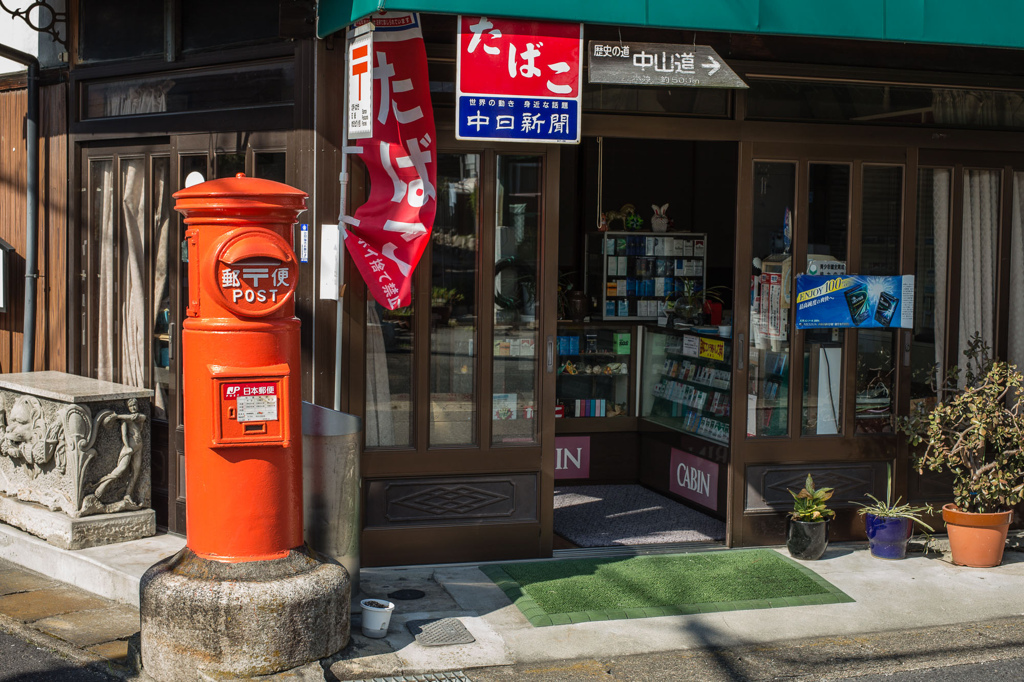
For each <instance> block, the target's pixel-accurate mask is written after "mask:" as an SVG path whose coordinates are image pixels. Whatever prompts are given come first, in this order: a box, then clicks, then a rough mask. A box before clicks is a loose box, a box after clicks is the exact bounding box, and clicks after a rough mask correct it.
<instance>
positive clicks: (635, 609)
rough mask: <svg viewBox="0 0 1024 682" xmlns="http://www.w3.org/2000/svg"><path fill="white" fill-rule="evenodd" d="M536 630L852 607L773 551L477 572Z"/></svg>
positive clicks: (818, 578)
mask: <svg viewBox="0 0 1024 682" xmlns="http://www.w3.org/2000/svg"><path fill="white" fill-rule="evenodd" d="M480 570H481V571H483V572H484V573H485V574H486V575H487V577H489V578H490V579H491V580H493V581H494V582H495V583H497V585H498V587H500V588H501V589H502V590H503V591H504V592H505V594H506V595H508V598H509V599H511V600H512V601H513V602H514V603H515V605H516V606H518V607H519V609H520V610H521V611H522V612H523V615H525V616H526V617H527V618H528V619H529V621H530V622H531V623H532V624H533V625H534V626H537V627H540V626H544V625H567V624H569V623H583V622H587V621H597V620H618V619H622V618H650V617H652V616H679V615H685V614H693V613H712V612H715V611H740V610H743V609H771V608H777V607H780V606H806V605H810V604H838V603H842V602H852V601H853V599H851V598H850V597H848V596H847V595H846V594H844V593H843V592H842V591H840V590H839V589H838V588H836V587H835V586H833V585H832V584H830V583H829V582H827V581H826V580H825V579H823V578H822V577H821V576H819V575H818V574H816V573H815V572H814V571H811V570H810V569H808V568H805V567H803V566H801V565H800V564H798V563H797V562H795V561H793V560H792V559H790V558H788V557H784V556H782V555H781V554H779V553H778V552H776V551H774V550H770V549H744V550H725V551H719V552H701V553H694V554H663V555H655V556H637V557H630V558H627V559H622V558H608V559H572V560H555V561H533V562H527V563H515V564H501V565H491V566H481V567H480Z"/></svg>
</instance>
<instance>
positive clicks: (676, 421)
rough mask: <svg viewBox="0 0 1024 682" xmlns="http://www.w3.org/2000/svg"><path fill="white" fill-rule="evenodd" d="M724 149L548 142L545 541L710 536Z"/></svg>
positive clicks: (724, 428) (729, 303)
mask: <svg viewBox="0 0 1024 682" xmlns="http://www.w3.org/2000/svg"><path fill="white" fill-rule="evenodd" d="M737 154H738V145H737V144H736V143H734V142H711V141H686V140H665V139H662V140H651V139H624V138H586V139H584V141H583V144H582V145H581V146H580V147H579V148H578V149H574V150H567V151H565V152H563V156H565V157H571V158H572V159H573V162H574V163H572V164H567V166H568V167H567V168H566V169H565V170H564V171H563V202H565V201H566V196H567V195H568V194H569V192H571V191H572V189H573V188H575V196H576V202H575V205H574V206H571V207H569V208H568V209H567V208H566V207H565V206H564V204H563V211H562V222H561V225H560V240H559V269H560V275H561V276H560V284H561V287H560V292H559V304H560V309H561V316H560V317H561V319H560V321H559V323H558V363H557V369H556V377H555V383H556V389H555V397H556V407H555V409H556V416H557V417H558V418H557V419H556V420H555V430H556V443H555V445H556V449H555V453H556V455H555V478H556V487H555V495H554V513H553V514H554V532H555V545H554V546H555V549H556V550H559V551H564V552H565V553H566V554H570V555H571V554H579V553H599V554H601V553H609V552H623V551H624V552H632V551H644V552H651V551H677V550H680V549H683V548H691V549H692V548H693V547H694V546H696V545H701V544H710V545H721V544H722V543H723V542H724V541H725V539H726V523H725V519H726V517H725V507H726V505H725V499H726V495H725V489H726V488H725V486H726V480H727V474H728V462H729V459H730V457H729V449H730V447H729V445H730V426H729V425H730V413H731V408H730V395H729V386H730V381H731V378H730V377H731V373H732V372H731V367H732V364H731V363H732V350H731V343H732V342H731V338H730V332H729V330H728V326H729V321H730V319H731V311H732V308H733V275H732V269H733V262H734V244H735V225H736V192H735V188H736V174H737V166H736V163H737ZM566 185H568V188H567V187H566ZM567 190H568V191H567ZM580 290H582V291H583V293H584V294H585V297H584V298H585V300H584V302H585V303H586V307H587V311H586V317H585V318H583V319H580V318H581V317H582V316H581V314H580V310H579V306H580V305H582V303H581V301H580V300H579V299H580V296H579V295H578V294H577V293H576V292H578V291H580ZM705 302H706V303H707V304H708V305H707V307H705ZM574 318H575V319H574ZM684 368H685V369H684Z"/></svg>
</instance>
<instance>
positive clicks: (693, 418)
mask: <svg viewBox="0 0 1024 682" xmlns="http://www.w3.org/2000/svg"><path fill="white" fill-rule="evenodd" d="M643 343H644V349H643V370H642V375H641V379H642V381H641V389H640V390H641V394H642V396H643V400H642V404H641V411H640V416H641V417H644V418H645V419H648V420H650V421H652V422H655V423H657V424H661V425H662V426H667V427H669V428H672V429H676V430H678V431H683V432H686V433H688V434H691V435H693V436H696V437H698V438H703V439H705V440H708V441H711V442H714V443H720V444H725V445H728V444H729V422H730V418H731V414H732V406H731V404H730V403H731V390H732V340H731V339H729V338H723V337H721V336H718V335H716V334H703V333H698V332H695V331H693V330H674V329H669V328H664V327H653V326H648V327H646V328H645V329H644V342H643Z"/></svg>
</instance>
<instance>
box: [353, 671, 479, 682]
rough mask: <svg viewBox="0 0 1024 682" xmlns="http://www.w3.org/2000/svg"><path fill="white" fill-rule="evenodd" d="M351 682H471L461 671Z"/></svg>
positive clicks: (354, 681)
mask: <svg viewBox="0 0 1024 682" xmlns="http://www.w3.org/2000/svg"><path fill="white" fill-rule="evenodd" d="M352 682H472V680H470V679H469V678H468V677H466V675H465V673H463V672H462V671H461V670H456V671H454V672H450V673H426V674H424V675H399V676H398V677H374V678H372V679H366V680H352Z"/></svg>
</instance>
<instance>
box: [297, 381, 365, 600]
mask: <svg viewBox="0 0 1024 682" xmlns="http://www.w3.org/2000/svg"><path fill="white" fill-rule="evenodd" d="M362 429H363V424H362V420H361V419H359V417H356V416H355V415H351V414H347V413H345V412H337V411H335V410H332V409H330V408H327V407H320V406H319V405H314V404H313V403H307V402H305V401H303V403H302V498H303V508H304V509H303V512H304V519H305V526H304V528H303V532H304V537H305V540H306V542H307V543H308V544H309V545H310V546H311V547H312V548H313V549H315V550H317V551H318V552H321V553H322V554H326V555H327V556H330V557H333V558H334V559H336V560H337V561H338V563H340V564H341V565H342V566H344V567H345V569H346V570H347V571H348V573H349V576H350V577H351V579H352V594H353V595H355V594H356V593H357V591H358V590H359V533H360V531H361V529H362V519H361V518H360V514H359V508H360V497H361V495H360V488H361V480H360V477H359V455H360V447H359V445H360V442H361V440H362V439H361V437H360V433H361V431H362Z"/></svg>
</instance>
